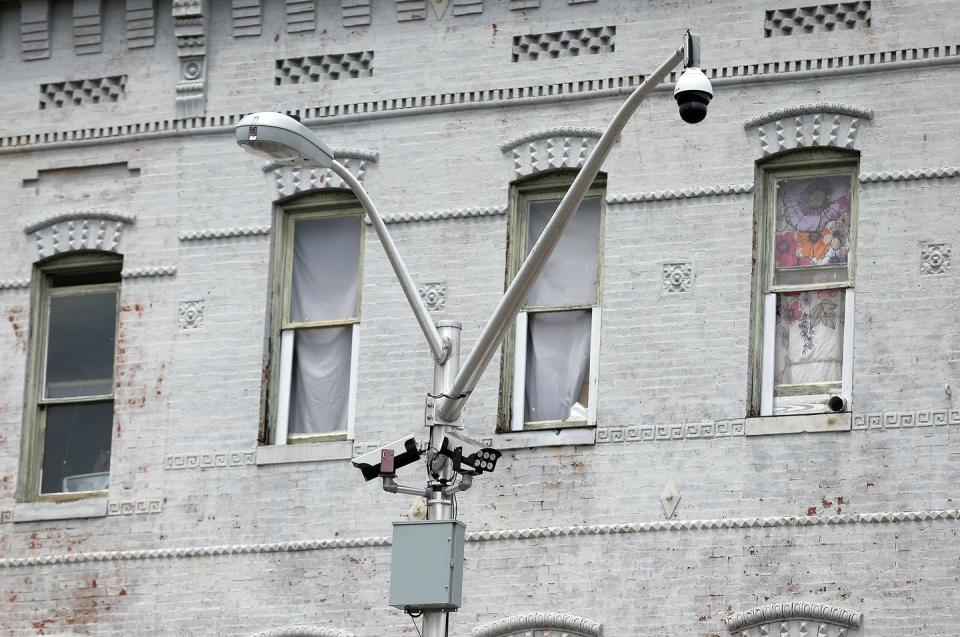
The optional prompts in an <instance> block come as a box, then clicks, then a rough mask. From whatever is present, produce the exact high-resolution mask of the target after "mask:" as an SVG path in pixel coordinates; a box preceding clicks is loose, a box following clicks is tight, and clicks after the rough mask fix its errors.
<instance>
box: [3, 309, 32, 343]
mask: <svg viewBox="0 0 960 637" xmlns="http://www.w3.org/2000/svg"><path fill="white" fill-rule="evenodd" d="M23 313H24V310H23V308H22V307H20V306H17V307H13V308H10V309H9V310H7V322H8V323H10V329H12V330H13V338H14V339H15V340H16V342H17V350H18V351H20V352H26V351H27V333H26V330H25V329H24V328H23Z"/></svg>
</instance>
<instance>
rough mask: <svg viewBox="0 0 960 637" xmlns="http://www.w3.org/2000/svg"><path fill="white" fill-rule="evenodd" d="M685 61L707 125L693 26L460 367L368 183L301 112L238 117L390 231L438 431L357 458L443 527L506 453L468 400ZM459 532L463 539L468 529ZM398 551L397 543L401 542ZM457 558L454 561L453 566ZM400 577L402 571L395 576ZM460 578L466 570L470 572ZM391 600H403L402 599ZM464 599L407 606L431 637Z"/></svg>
mask: <svg viewBox="0 0 960 637" xmlns="http://www.w3.org/2000/svg"><path fill="white" fill-rule="evenodd" d="M681 62H682V63H683V67H684V70H683V72H682V73H681V75H680V77H679V78H678V79H677V82H676V86H675V89H674V98H675V99H676V101H677V105H678V107H679V109H680V117H681V118H682V119H683V121H685V122H687V123H691V124H695V123H698V122H700V121H702V120H703V119H704V117H706V114H707V105H708V104H709V103H710V100H711V99H712V98H713V88H712V87H711V85H710V80H709V79H707V76H706V75H704V73H703V72H702V71H701V70H700V69H699V68H698V67H699V65H700V36H698V35H696V34H693V33H691V32H690V31H687V32H686V33H685V34H684V36H683V44H682V45H681V46H680V47H679V48H678V49H677V50H676V51H674V52H673V53H672V54H671V55H670V57H668V58H667V59H666V60H664V62H663V63H662V64H661V65H660V66H659V67H657V68H656V69H655V70H654V71H653V72H652V73H651V74H650V75H649V76H647V77H646V78H645V79H644V81H643V83H641V84H640V86H638V87H637V88H636V89H635V90H634V91H633V92H632V93H631V94H630V96H629V97H628V98H627V100H626V101H625V102H624V103H623V104H622V105H621V106H620V108H619V110H618V111H617V113H616V115H614V117H613V119H612V120H611V122H610V124H609V125H608V126H607V128H606V129H605V130H604V131H603V134H602V135H601V136H600V139H599V140H598V141H597V143H596V145H595V146H594V148H593V150H592V151H591V153H590V155H589V156H588V157H587V158H586V160H585V161H584V163H583V166H582V167H581V169H580V171H579V172H578V173H577V175H576V177H575V178H574V180H573V183H572V184H571V185H570V188H569V189H568V190H567V193H566V194H565V195H564V196H563V199H561V201H560V204H559V205H558V206H557V209H556V211H555V212H554V213H553V215H552V217H551V218H550V221H549V222H548V223H547V225H546V227H545V228H544V229H543V232H542V233H541V234H540V237H539V238H538V239H537V241H536V243H535V244H534V246H533V248H532V249H531V250H530V253H529V254H528V255H527V258H526V260H525V261H524V262H523V264H522V265H521V266H520V269H519V271H518V272H517V275H516V276H515V277H514V279H513V281H512V282H511V283H510V285H509V286H508V287H507V290H506V291H505V292H504V295H503V297H502V298H501V299H500V302H499V303H498V304H497V307H496V308H495V309H494V311H493V314H492V315H491V317H490V320H489V321H488V322H487V324H486V326H485V327H484V328H483V330H482V331H481V333H480V336H479V337H478V339H477V343H476V345H475V346H474V348H473V350H472V351H471V352H470V355H469V356H468V357H467V358H466V360H465V361H464V362H463V365H462V366H461V364H460V329H461V326H460V324H459V323H455V322H453V321H439V322H437V323H434V322H433V321H432V320H431V318H430V314H429V312H427V309H426V306H425V305H424V303H423V300H422V299H421V298H420V295H419V294H418V293H417V291H416V286H415V285H414V283H413V280H412V278H411V277H410V274H409V272H408V271H407V269H406V266H405V265H404V263H403V260H402V259H401V258H400V255H399V253H398V252H397V248H396V245H395V244H394V243H393V240H392V239H391V237H390V234H389V232H388V231H387V228H386V225H385V224H384V222H383V219H382V217H381V216H380V213H379V212H378V211H377V208H376V205H375V204H374V203H373V200H372V199H371V198H370V196H369V195H368V194H367V192H366V190H364V188H363V185H362V184H361V183H360V182H359V180H358V179H357V178H356V177H354V176H353V175H352V174H351V173H350V172H349V171H348V170H347V169H346V168H345V167H344V166H343V165H342V164H341V163H340V162H338V161H336V159H335V157H334V153H333V152H332V151H331V150H330V149H329V148H328V147H327V146H326V145H325V144H324V143H323V142H321V141H320V139H319V138H318V137H317V136H316V135H315V134H314V133H313V132H312V131H311V130H310V129H308V128H307V127H306V126H304V125H303V124H301V123H300V122H299V121H297V120H295V119H293V118H292V117H288V116H286V115H283V114H280V113H254V114H252V115H247V116H246V117H244V118H243V119H241V120H240V121H239V122H238V123H237V126H236V139H237V143H238V144H239V145H240V146H241V147H242V148H243V149H244V150H246V151H248V152H251V153H253V154H255V155H258V156H260V157H263V158H264V159H268V160H270V161H272V162H277V163H282V164H286V165H313V166H319V167H321V168H328V169H330V170H332V171H333V172H334V173H335V174H336V175H338V176H339V177H340V178H341V179H342V180H343V182H344V183H345V184H346V185H347V187H348V188H350V190H352V191H353V192H354V194H355V195H356V196H357V198H358V199H359V201H360V203H361V205H362V206H363V208H364V210H365V211H366V213H367V216H368V217H369V218H370V222H371V224H372V225H373V227H374V229H375V231H376V232H377V235H378V237H379V238H380V243H381V244H382V245H383V248H384V250H385V251H386V253H387V258H388V260H389V261H390V264H391V265H392V266H393V269H394V272H395V274H396V275H397V279H398V280H399V282H400V286H401V288H402V289H403V292H404V295H405V296H406V298H407V302H408V303H409V304H410V307H411V309H412V310H413V313H414V316H415V317H416V319H417V322H418V323H419V324H420V328H421V330H422V331H423V334H424V336H425V337H426V339H427V343H428V344H429V346H430V349H431V351H432V353H433V356H434V362H435V364H434V375H433V390H432V391H431V392H429V393H428V394H427V396H426V401H425V415H424V421H425V423H424V424H425V426H426V427H428V428H429V431H430V434H429V441H428V442H426V444H423V445H418V444H417V442H416V438H415V436H413V435H409V436H406V437H404V438H401V439H400V440H397V441H394V442H392V443H390V444H389V445H386V446H384V447H382V448H380V449H377V450H375V451H371V452H368V453H366V454H363V455H361V456H358V457H356V458H354V459H353V465H354V466H355V467H357V468H358V469H360V470H361V472H362V473H363V477H364V478H365V479H367V480H372V479H374V478H377V477H379V478H381V479H382V483H383V489H384V490H385V491H388V492H390V493H404V494H409V495H417V496H422V497H424V498H426V500H427V520H428V523H433V524H436V523H437V522H438V521H444V520H446V521H449V523H450V524H461V525H462V523H458V522H454V521H453V520H454V515H453V511H454V506H453V505H454V498H455V494H456V493H457V492H459V491H466V490H467V489H468V488H470V486H471V485H472V483H473V478H474V476H477V475H481V474H482V473H484V472H489V471H493V470H494V468H495V467H496V463H497V460H498V459H499V458H500V455H501V454H500V452H499V451H497V450H495V449H491V448H488V447H484V446H483V445H482V444H481V443H480V442H478V441H476V440H472V439H470V438H468V437H466V436H464V435H462V434H460V433H458V432H457V430H459V429H462V428H463V424H462V419H461V414H462V412H463V408H464V405H465V404H466V401H467V399H468V398H469V397H470V395H471V393H472V392H473V390H474V388H475V387H476V385H477V382H478V381H479V379H480V376H481V375H482V374H483V371H484V370H485V369H486V368H487V365H488V364H489V363H490V360H491V358H492V357H493V355H494V353H495V352H496V350H497V348H498V347H499V346H500V343H501V341H502V340H503V337H504V334H505V333H506V331H507V329H508V328H509V327H510V325H511V324H512V323H513V320H514V318H515V317H516V315H517V312H518V311H519V310H520V307H521V305H522V304H523V302H524V300H525V299H526V297H527V293H528V292H529V291H530V288H531V287H532V286H533V284H534V283H535V282H536V280H537V278H538V277H539V276H540V272H541V271H542V270H543V268H544V266H545V265H546V263H547V261H548V260H549V258H550V255H551V254H552V253H553V250H554V248H555V247H556V245H557V243H559V241H560V237H561V235H562V234H563V230H564V228H566V226H567V225H568V224H569V222H570V220H571V219H572V218H573V215H574V213H576V211H577V208H578V207H579V206H580V203H581V202H582V201H583V198H584V196H585V195H586V192H587V190H588V189H589V188H590V185H591V184H592V183H593V181H594V179H595V178H596V176H597V174H598V173H599V172H600V167H601V166H602V165H603V162H604V160H605V159H606V158H607V155H608V154H609V152H610V149H611V147H612V145H613V142H614V140H615V139H616V138H617V137H618V136H619V135H620V133H621V132H622V130H623V128H624V126H626V124H627V121H628V120H629V119H630V116H631V115H633V113H634V112H635V111H636V110H637V108H638V107H639V106H640V104H641V103H642V102H643V100H645V99H646V98H647V97H648V96H649V95H650V93H652V92H653V90H654V89H655V88H656V87H657V86H658V85H659V84H660V83H661V82H663V80H664V79H665V78H666V77H667V76H668V75H669V74H670V72H671V71H672V70H673V69H674V68H675V67H676V66H677V65H678V64H680V63H681ZM421 457H423V458H425V461H426V464H427V473H428V476H429V477H428V480H427V483H426V486H425V487H413V486H404V485H400V484H398V483H397V480H396V470H397V469H399V468H401V467H403V466H406V465H408V464H412V463H414V462H416V461H417V460H419V459H420V458H421ZM434 528H437V527H434ZM425 530H426V529H425ZM454 535H456V534H454ZM459 537H460V541H461V542H462V537H463V534H462V532H460V534H459ZM396 548H397V547H396V546H395V547H394V549H395V550H396ZM448 548H449V547H448ZM461 548H462V547H461ZM431 555H432V554H431ZM453 563H454V562H453V561H450V564H451V567H452V565H453ZM396 575H397V573H396V571H395V572H394V573H393V576H396ZM460 575H461V576H462V572H460ZM445 588H446V589H447V590H448V591H449V590H450V589H451V587H449V586H448V587H445ZM453 588H456V590H457V591H458V595H459V590H460V589H459V584H457V586H455V587H453ZM393 589H394V587H393V586H391V598H392V597H393ZM391 603H393V601H392V599H391ZM459 603H460V602H459V598H458V599H448V600H446V601H444V602H442V603H441V602H436V603H434V602H431V603H424V604H423V605H415V606H412V607H406V610H408V611H410V610H422V611H423V616H424V620H423V637H442V636H443V635H445V634H446V629H445V619H446V613H447V612H448V611H449V610H455V609H456V608H458V607H459Z"/></svg>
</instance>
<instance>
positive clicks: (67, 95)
mask: <svg viewBox="0 0 960 637" xmlns="http://www.w3.org/2000/svg"><path fill="white" fill-rule="evenodd" d="M126 87H127V76H126V75H112V76H110V77H98V78H94V79H90V80H69V81H67V82H51V83H49V84H41V85H40V110H44V109H46V108H48V107H55V108H63V107H64V106H80V105H81V104H99V103H100V102H116V101H117V100H118V99H120V98H121V97H123V96H124V95H125V94H126V90H127V88H126Z"/></svg>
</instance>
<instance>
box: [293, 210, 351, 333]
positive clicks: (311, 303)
mask: <svg viewBox="0 0 960 637" xmlns="http://www.w3.org/2000/svg"><path fill="white" fill-rule="evenodd" d="M360 223H361V218H360V217H331V218H326V219H303V220H301V221H297V222H296V224H295V227H294V238H293V286H292V287H293V290H292V296H291V299H290V320H291V321H292V322H294V323H301V322H308V321H338V320H342V319H348V318H353V317H355V316H356V315H357V290H358V287H359V285H360V230H361V228H360Z"/></svg>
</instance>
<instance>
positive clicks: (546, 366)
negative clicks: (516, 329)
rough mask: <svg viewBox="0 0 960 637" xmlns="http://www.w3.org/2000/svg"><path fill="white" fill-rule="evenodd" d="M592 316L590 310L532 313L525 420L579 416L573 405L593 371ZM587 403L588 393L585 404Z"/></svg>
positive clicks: (529, 323)
mask: <svg viewBox="0 0 960 637" xmlns="http://www.w3.org/2000/svg"><path fill="white" fill-rule="evenodd" d="M591 315H592V313H591V311H590V310H582V311H581V310H575V311H569V312H533V313H530V314H528V318H527V326H528V328H527V332H528V333H527V378H526V383H525V385H526V393H525V395H524V396H525V398H524V421H525V422H535V421H543V420H567V419H569V418H571V416H572V415H573V416H574V417H577V416H576V415H575V414H571V407H573V406H574V405H575V404H576V403H577V402H578V400H579V399H580V395H581V393H582V390H583V388H584V386H585V384H586V382H587V379H588V377H589V374H590V321H591ZM585 403H586V397H585V396H584V398H583V404H581V407H585V406H586V404H585ZM577 411H582V410H577Z"/></svg>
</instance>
